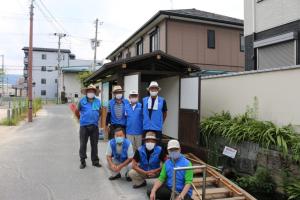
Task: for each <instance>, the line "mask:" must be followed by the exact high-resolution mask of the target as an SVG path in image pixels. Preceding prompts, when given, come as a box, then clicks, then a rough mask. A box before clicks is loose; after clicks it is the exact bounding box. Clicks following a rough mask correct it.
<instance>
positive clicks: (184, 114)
mask: <svg viewBox="0 0 300 200" xmlns="http://www.w3.org/2000/svg"><path fill="white" fill-rule="evenodd" d="M200 83H201V79H200V77H190V78H181V79H180V100H179V101H180V104H179V140H180V142H182V143H184V144H186V145H189V146H191V147H195V146H198V141H199V123H200V91H201V87H200V86H201V85H200Z"/></svg>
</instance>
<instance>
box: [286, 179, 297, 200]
mask: <svg viewBox="0 0 300 200" xmlns="http://www.w3.org/2000/svg"><path fill="white" fill-rule="evenodd" d="M285 192H286V193H287V195H288V197H289V198H288V199H289V200H300V179H298V180H294V181H292V182H290V183H289V184H287V185H286V186H285Z"/></svg>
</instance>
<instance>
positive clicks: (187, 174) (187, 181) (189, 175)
mask: <svg viewBox="0 0 300 200" xmlns="http://www.w3.org/2000/svg"><path fill="white" fill-rule="evenodd" d="M191 166H192V163H191V162H190V164H189V167H191ZM193 176H194V173H193V170H186V172H185V184H192V183H193Z"/></svg>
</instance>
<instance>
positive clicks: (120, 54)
mask: <svg viewBox="0 0 300 200" xmlns="http://www.w3.org/2000/svg"><path fill="white" fill-rule="evenodd" d="M122 57H123V54H122V52H121V53H119V55H118V60H121V59H122Z"/></svg>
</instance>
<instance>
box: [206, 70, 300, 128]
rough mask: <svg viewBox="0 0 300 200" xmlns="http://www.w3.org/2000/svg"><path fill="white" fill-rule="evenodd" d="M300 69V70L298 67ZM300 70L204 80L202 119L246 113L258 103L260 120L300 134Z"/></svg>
mask: <svg viewBox="0 0 300 200" xmlns="http://www.w3.org/2000/svg"><path fill="white" fill-rule="evenodd" d="M299 67H300V66H299ZM299 77H300V68H296V69H284V70H278V71H271V72H262V73H250V74H244V75H238V76H224V77H219V78H208V79H206V78H203V79H202V82H201V117H208V116H211V115H212V114H213V113H220V112H222V111H229V112H230V113H231V114H233V115H236V114H242V113H245V111H246V108H247V106H252V105H253V103H254V97H257V99H258V118H259V119H261V120H268V121H272V122H274V123H276V124H278V125H287V124H289V123H291V124H292V125H294V126H295V127H296V128H297V130H300V103H299V102H300V101H299V99H300V93H299V85H300V78H299Z"/></svg>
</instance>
